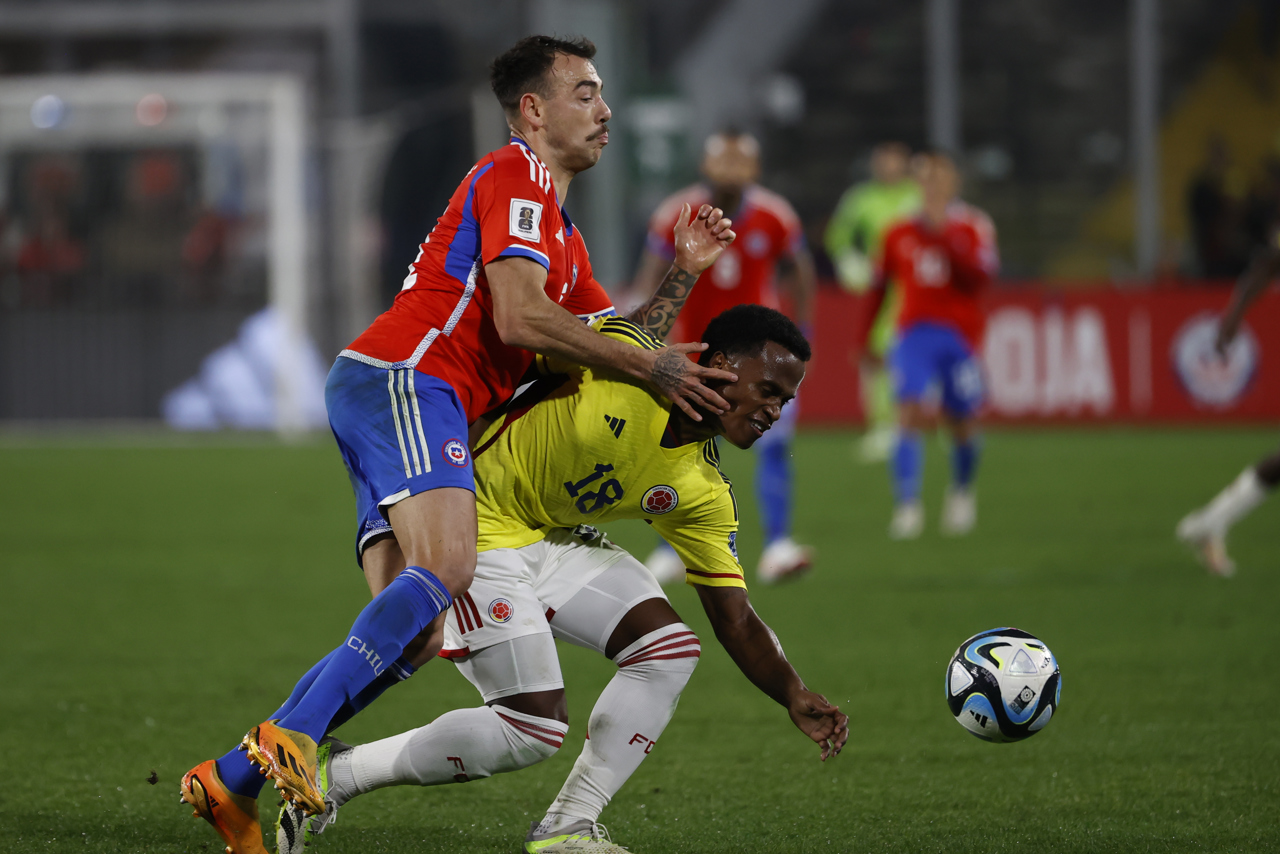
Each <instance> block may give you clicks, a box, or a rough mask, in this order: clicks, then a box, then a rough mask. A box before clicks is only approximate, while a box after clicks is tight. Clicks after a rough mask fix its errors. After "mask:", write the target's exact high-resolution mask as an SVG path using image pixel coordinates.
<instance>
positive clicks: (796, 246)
mask: <svg viewBox="0 0 1280 854" xmlns="http://www.w3.org/2000/svg"><path fill="white" fill-rule="evenodd" d="M778 202H779V205H778V210H777V212H776V215H777V219H778V225H779V227H780V228H781V230H782V241H781V246H782V257H784V258H792V257H794V256H795V254H796V253H797V252H799V251H800V250H802V249H804V248H805V238H804V226H803V225H802V224H801V223H800V215H799V214H797V213H796V211H795V208H793V207H791V205H790V203H789V202H787V201H786V199H783V198H782V197H781V196H779V197H778Z"/></svg>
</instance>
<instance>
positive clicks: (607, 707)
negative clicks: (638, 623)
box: [546, 623, 702, 828]
mask: <svg viewBox="0 0 1280 854" xmlns="http://www.w3.org/2000/svg"><path fill="white" fill-rule="evenodd" d="M701 652H702V645H701V644H700V643H698V638H697V636H696V635H694V633H693V631H692V630H691V629H690V628H689V627H688V626H686V625H685V624H684V623H674V624H672V625H670V626H663V627H662V628H661V629H658V630H657V631H653V632H650V633H649V634H647V635H645V636H644V637H642V638H640V640H638V641H636V642H635V643H633V644H631V646H629V647H627V648H626V649H624V650H623V651H622V652H620V653H618V654H617V656H615V657H614V659H613V660H614V661H615V662H616V663H617V664H618V672H617V673H616V674H614V677H613V679H611V680H610V681H609V684H608V685H606V686H605V689H604V691H603V692H601V694H600V699H598V700H596V705H595V708H594V709H592V710H591V719H590V721H589V722H588V723H587V742H586V744H585V745H583V747H582V755H580V756H579V757H578V761H577V762H576V763H574V766H573V770H572V771H571V772H570V773H569V779H567V780H565V783H564V787H563V788H562V789H560V794H559V795H557V796H556V799H555V801H554V802H553V803H552V804H551V806H550V808H548V810H547V819H546V820H549V821H550V824H549V825H548V827H549V828H552V827H558V826H560V825H562V824H569V823H571V822H572V821H576V820H581V819H590V820H591V821H595V820H596V819H598V818H599V817H600V812H601V811H602V810H603V809H604V808H605V805H606V804H608V803H609V801H610V799H611V798H613V796H614V795H615V794H616V793H617V791H618V790H619V789H621V788H622V785H623V784H624V783H626V782H627V780H628V779H630V777H631V775H632V774H634V773H635V770H636V769H637V768H639V767H640V763H641V762H643V761H644V758H645V756H647V755H648V754H649V751H651V750H653V747H654V745H655V744H657V743H658V736H660V735H662V731H663V730H664V729H666V727H667V723H668V722H669V721H670V720H671V716H672V715H673V714H675V711H676V703H678V702H679V701H680V692H681V691H683V690H684V686H685V685H686V684H687V683H688V682H689V677H690V676H692V675H693V669H694V667H696V666H697V664H698V656H699V655H700V654H701Z"/></svg>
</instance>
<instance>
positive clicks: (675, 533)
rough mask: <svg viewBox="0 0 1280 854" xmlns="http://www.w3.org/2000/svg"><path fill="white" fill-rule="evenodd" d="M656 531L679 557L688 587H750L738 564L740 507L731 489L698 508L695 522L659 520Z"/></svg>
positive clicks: (654, 525) (655, 525) (662, 518)
mask: <svg viewBox="0 0 1280 854" xmlns="http://www.w3.org/2000/svg"><path fill="white" fill-rule="evenodd" d="M726 485H727V484H726ZM653 527H654V530H656V531H657V532H658V533H659V534H661V535H662V538H663V539H664V540H666V541H667V542H668V543H670V544H671V547H672V548H673V549H675V550H676V554H678V555H679V556H680V560H681V561H682V562H683V563H684V566H685V581H687V582H688V583H689V584H701V585H703V586H706V587H743V588H745V587H746V586H747V581H746V578H745V577H744V576H743V572H742V564H740V563H738V507H737V501H736V500H735V499H734V497H733V489H732V488H728V489H725V491H724V492H722V493H720V495H719V496H717V497H716V498H715V499H714V500H713V501H712V502H711V503H710V504H708V505H706V506H705V507H704V508H699V510H698V511H696V515H694V516H692V518H685V519H669V518H665V517H658V518H656V519H654V520H653Z"/></svg>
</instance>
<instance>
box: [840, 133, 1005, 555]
mask: <svg viewBox="0 0 1280 854" xmlns="http://www.w3.org/2000/svg"><path fill="white" fill-rule="evenodd" d="M917 163H918V177H919V179H920V185H921V191H922V194H923V197H924V204H923V210H922V211H921V213H920V214H919V215H918V216H917V217H915V218H913V219H911V220H907V221H905V222H902V223H899V224H898V225H896V226H894V227H893V228H891V229H890V230H889V232H888V233H887V234H886V235H885V240H884V250H883V252H881V256H880V263H879V267H878V270H877V272H876V280H875V282H874V283H873V285H872V289H871V292H870V297H871V305H870V306H869V308H868V311H867V312H866V314H865V316H864V317H865V323H864V325H863V328H862V329H861V330H860V334H859V337H858V341H859V342H861V344H862V346H863V348H864V350H865V346H866V340H867V334H868V332H869V331H870V328H871V324H872V323H873V322H874V320H875V317H876V313H877V312H878V311H879V308H880V304H881V303H882V302H883V300H884V295H885V284H886V282H887V281H889V280H890V279H892V280H895V281H897V282H898V283H899V284H900V286H901V288H902V310H901V312H900V314H899V316H898V343H897V344H896V345H895V346H894V348H893V351H892V353H891V354H890V357H889V367H890V373H891V375H892V377H893V384H894V393H895V396H896V397H897V401H898V412H899V416H898V423H899V433H898V441H897V444H896V447H895V448H894V451H893V455H892V456H891V458H890V471H891V472H892V475H893V485H894V499H895V503H896V509H895V511H894V515H893V521H892V523H891V524H890V527H889V534H890V536H892V537H894V538H895V539H909V538H913V537H917V536H919V535H920V533H921V531H922V530H923V528H924V510H923V507H922V506H921V503H920V480H921V474H922V469H923V464H924V439H923V437H922V432H923V431H924V430H925V429H926V428H927V427H928V426H929V422H930V418H929V415H928V412H927V408H926V396H927V395H928V394H929V393H930V392H931V390H932V389H933V388H935V387H940V391H941V396H942V411H943V414H944V416H945V419H946V422H947V426H948V427H949V429H950V431H951V435H952V439H953V442H954V444H953V445H952V451H951V469H952V482H951V489H950V490H949V491H948V493H947V499H946V505H945V507H944V510H943V516H942V529H943V531H944V533H949V534H964V533H968V532H969V531H970V530H972V529H973V525H974V523H975V521H976V520H977V505H976V503H975V502H974V497H973V477H974V473H975V471H976V469H977V464H978V441H977V436H976V433H975V419H976V415H977V411H978V407H979V406H980V405H981V403H982V397H983V387H982V371H981V369H980V368H979V366H978V360H977V353H978V351H979V348H980V347H981V345H982V332H983V317H982V311H981V308H980V307H979V303H978V298H979V295H980V293H981V292H982V290H983V288H985V287H986V285H987V284H988V283H989V282H990V281H991V278H992V277H993V276H994V275H995V273H996V270H997V268H998V267H999V257H998V255H997V253H996V237H995V227H994V226H993V225H992V224H991V219H990V217H988V216H987V215H986V214H985V213H983V212H982V211H980V210H978V209H977V208H975V207H973V206H971V205H967V204H965V203H964V202H962V201H960V199H959V190H960V174H959V172H958V171H957V169H956V165H955V162H954V161H953V160H952V159H951V158H950V157H949V156H948V155H946V154H945V153H942V152H936V151H935V152H930V153H926V154H923V155H921V156H920V157H919V159H918V161H917Z"/></svg>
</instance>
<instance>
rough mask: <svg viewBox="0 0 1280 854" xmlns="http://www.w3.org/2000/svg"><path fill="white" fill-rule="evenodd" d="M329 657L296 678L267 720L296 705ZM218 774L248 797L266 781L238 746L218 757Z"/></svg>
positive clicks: (235, 790)
mask: <svg viewBox="0 0 1280 854" xmlns="http://www.w3.org/2000/svg"><path fill="white" fill-rule="evenodd" d="M331 658H333V653H332V652H331V653H329V654H328V655H326V656H325V657H324V658H322V659H320V660H319V661H318V662H316V664H314V665H313V666H312V667H311V669H310V670H308V671H307V673H306V675H305V676H303V677H302V679H300V680H298V684H297V686H296V687H295V688H294V689H293V693H292V694H290V695H289V699H288V700H285V702H284V705H283V706H281V707H280V708H279V709H277V710H276V711H275V712H273V713H272V714H271V717H270V718H268V720H279V719H280V718H282V717H284V716H285V715H286V714H287V713H288V712H289V710H291V709H292V708H293V707H294V706H296V705H298V701H299V700H301V699H302V696H303V695H304V694H306V693H307V689H308V688H310V687H311V683H313V682H315V681H316V677H317V676H319V675H320V671H322V670H324V667H325V665H326V664H328V663H329V659H331ZM218 776H219V777H221V778H222V782H223V784H224V785H226V787H227V788H228V789H230V790H231V791H233V792H235V793H236V794H237V795H244V796H245V797H248V798H256V797H258V792H259V791H261V790H262V786H263V784H264V783H266V781H267V780H266V778H265V777H263V776H262V774H260V773H259V772H258V766H257V765H255V764H254V763H253V762H251V761H250V760H249V754H248V753H246V752H245V751H243V750H241V749H240V748H239V747H236V748H235V749H233V750H232V751H231V752H230V753H228V754H226V755H225V756H223V757H221V758H219V759H218Z"/></svg>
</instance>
